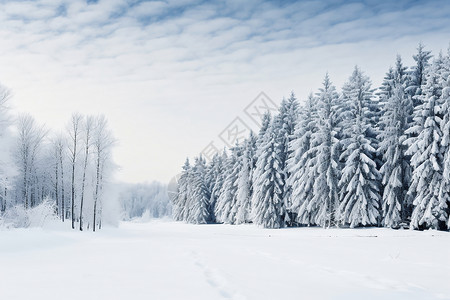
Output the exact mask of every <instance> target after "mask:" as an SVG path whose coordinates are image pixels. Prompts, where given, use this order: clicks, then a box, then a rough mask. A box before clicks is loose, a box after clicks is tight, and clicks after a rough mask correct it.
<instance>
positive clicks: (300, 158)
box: [287, 94, 317, 225]
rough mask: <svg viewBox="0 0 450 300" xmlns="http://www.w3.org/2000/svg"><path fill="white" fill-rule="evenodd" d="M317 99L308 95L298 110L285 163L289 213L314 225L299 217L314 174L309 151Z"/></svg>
mask: <svg viewBox="0 0 450 300" xmlns="http://www.w3.org/2000/svg"><path fill="white" fill-rule="evenodd" d="M316 102H317V99H316V98H314V96H313V95H312V94H310V95H309V97H308V99H307V101H306V103H305V104H304V106H303V107H302V108H301V109H300V115H299V121H298V123H297V125H296V128H295V131H294V136H293V139H292V140H291V142H290V143H289V152H290V153H291V156H290V158H289V159H288V161H287V170H289V172H290V173H291V176H290V177H289V181H288V185H289V186H290V188H291V190H292V191H291V193H290V195H288V196H290V200H289V201H290V203H292V204H291V207H290V211H292V214H293V217H295V219H296V220H297V221H298V222H299V223H302V224H305V225H310V224H314V222H313V221H312V219H311V218H310V216H309V214H308V215H299V211H300V210H301V211H302V212H303V211H304V210H305V209H304V208H301V207H302V205H303V204H305V206H307V205H308V203H309V202H310V200H311V199H312V190H313V185H314V180H315V174H314V173H313V171H312V167H313V166H314V164H313V159H314V152H312V151H311V136H312V134H313V133H314V132H316V130H317V126H316V122H317V104H316Z"/></svg>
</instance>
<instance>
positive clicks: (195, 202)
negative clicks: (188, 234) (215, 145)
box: [187, 157, 211, 224]
mask: <svg viewBox="0 0 450 300" xmlns="http://www.w3.org/2000/svg"><path fill="white" fill-rule="evenodd" d="M191 186H192V188H191V190H190V194H189V197H190V200H189V215H188V219H187V221H188V222H189V223H193V224H206V223H208V222H209V221H211V214H210V210H209V197H210V195H209V191H208V188H207V186H206V183H205V161H204V160H203V159H202V157H199V158H197V159H196V161H195V165H194V167H193V168H192V175H191Z"/></svg>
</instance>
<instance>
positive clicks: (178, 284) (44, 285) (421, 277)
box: [0, 221, 450, 300]
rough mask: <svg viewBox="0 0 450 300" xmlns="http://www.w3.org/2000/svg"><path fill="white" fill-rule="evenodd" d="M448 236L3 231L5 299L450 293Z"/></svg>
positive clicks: (224, 228) (173, 229) (158, 224)
mask: <svg viewBox="0 0 450 300" xmlns="http://www.w3.org/2000/svg"><path fill="white" fill-rule="evenodd" d="M449 282H450V233H448V232H436V231H426V232H416V231H394V230H389V229H355V230H351V229H341V230H337V229H331V230H324V229H320V228H295V229H283V230H267V229H259V228H256V227H254V226H251V225H241V226H229V225H187V224H182V223H175V222H169V221H167V222H164V221H155V222H151V223H122V224H121V226H120V228H119V229H113V228H111V229H103V230H101V231H100V232H98V233H95V234H94V233H90V232H83V233H80V232H71V231H66V230H61V229H51V230H50V229H46V230H42V229H19V230H10V231H0V299H2V300H10V299H45V300H49V299H64V300H69V299H77V300H80V299H82V300H85V299H157V300H162V299H174V300H189V299H195V300H201V299H208V300H211V299H255V300H256V299H257V300H261V299H396V300H401V299H405V300H406V299H408V300H415V299H450V284H449Z"/></svg>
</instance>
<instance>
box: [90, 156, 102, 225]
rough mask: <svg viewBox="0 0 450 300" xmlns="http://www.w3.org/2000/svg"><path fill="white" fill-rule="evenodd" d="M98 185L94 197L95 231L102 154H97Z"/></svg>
mask: <svg viewBox="0 0 450 300" xmlns="http://www.w3.org/2000/svg"><path fill="white" fill-rule="evenodd" d="M97 155H98V156H97V183H96V185H95V195H94V223H93V224H92V229H93V231H95V227H96V223H95V222H96V218H97V200H98V191H99V185H100V153H98V154H97Z"/></svg>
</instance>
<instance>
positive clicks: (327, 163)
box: [299, 74, 340, 227]
mask: <svg viewBox="0 0 450 300" xmlns="http://www.w3.org/2000/svg"><path fill="white" fill-rule="evenodd" d="M317 99H318V116H319V118H318V122H317V131H316V132H314V133H313V134H312V138H311V140H312V141H311V144H312V145H313V146H312V151H313V152H314V154H315V157H316V160H315V163H314V165H313V174H316V176H317V177H316V179H315V182H314V185H313V193H312V194H313V195H312V198H311V201H310V202H309V203H308V205H304V206H302V207H301V210H300V213H299V215H300V216H302V217H303V218H305V219H311V218H312V217H314V223H315V224H318V225H320V226H323V227H330V226H332V225H336V220H337V218H336V215H337V212H338V208H339V189H338V182H339V177H340V166H339V143H340V141H339V136H338V134H339V121H340V116H339V114H338V112H339V110H338V106H339V95H338V93H337V92H336V88H335V87H334V86H333V85H332V83H331V81H330V78H329V76H328V74H327V75H326V76H325V79H324V81H323V87H322V88H321V89H320V92H319V93H318V94H317Z"/></svg>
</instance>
